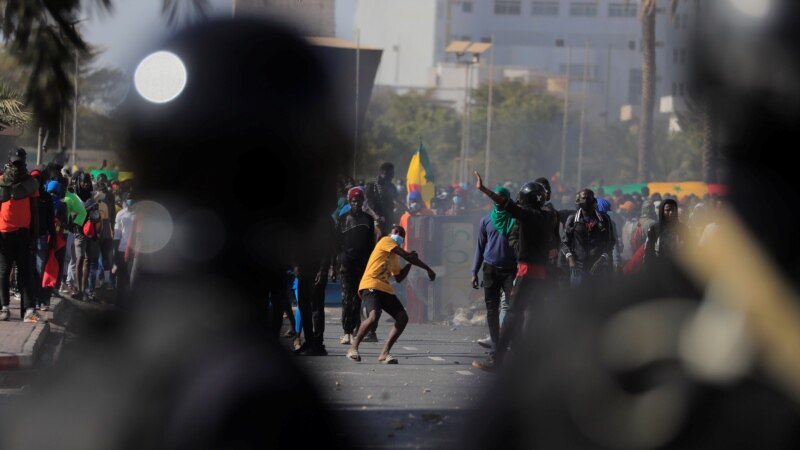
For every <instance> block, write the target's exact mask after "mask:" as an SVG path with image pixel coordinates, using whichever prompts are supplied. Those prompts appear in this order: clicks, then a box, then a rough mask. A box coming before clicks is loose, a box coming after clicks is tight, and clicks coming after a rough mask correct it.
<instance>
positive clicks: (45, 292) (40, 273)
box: [33, 235, 50, 306]
mask: <svg viewBox="0 0 800 450" xmlns="http://www.w3.org/2000/svg"><path fill="white" fill-rule="evenodd" d="M35 250H36V253H35V258H34V259H35V263H36V264H35V266H34V267H35V268H36V273H35V274H34V276H35V278H34V281H33V291H34V292H35V294H36V298H37V301H38V303H39V304H40V305H47V306H50V288H44V287H42V278H44V267H45V265H46V264H47V258H48V257H49V256H50V247H48V246H47V235H44V236H39V238H38V239H36V249H35Z"/></svg>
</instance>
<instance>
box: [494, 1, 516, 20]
mask: <svg viewBox="0 0 800 450" xmlns="http://www.w3.org/2000/svg"><path fill="white" fill-rule="evenodd" d="M521 12H522V0H495V2H494V13H495V14H497V15H502V16H518V15H519V14H520V13H521Z"/></svg>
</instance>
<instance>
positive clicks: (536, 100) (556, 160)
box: [470, 80, 563, 183]
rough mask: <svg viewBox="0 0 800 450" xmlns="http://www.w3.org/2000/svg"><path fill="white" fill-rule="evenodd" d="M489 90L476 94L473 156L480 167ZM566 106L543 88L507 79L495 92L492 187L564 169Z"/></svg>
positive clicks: (484, 86)
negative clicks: (563, 147)
mask: <svg viewBox="0 0 800 450" xmlns="http://www.w3.org/2000/svg"><path fill="white" fill-rule="evenodd" d="M488 96H489V89H488V85H486V84H483V85H481V86H480V87H479V88H478V89H477V90H475V92H474V93H473V94H472V99H473V107H472V114H471V116H472V117H471V119H472V120H471V126H470V129H471V130H472V131H471V133H470V134H471V137H470V144H471V149H470V154H473V155H476V161H475V162H476V163H477V164H474V167H478V168H483V162H484V161H485V158H486V154H485V153H486V115H487V111H488V108H487V106H488V98H489V97H488ZM562 108H563V106H562V102H561V101H560V100H558V99H557V98H556V97H554V96H553V95H551V94H549V93H548V92H547V90H546V88H545V86H544V85H543V84H541V83H535V82H534V83H525V82H523V81H520V80H504V81H501V82H499V83H495V84H494V86H493V87H492V159H491V163H492V169H491V171H492V178H494V179H493V180H487V181H488V182H490V183H499V182H503V181H507V180H516V181H520V180H529V179H534V178H537V177H540V176H549V175H551V174H553V173H555V172H556V171H557V170H558V167H559V165H560V161H561V160H560V158H561V156H560V155H561V153H560V148H561V117H562V112H563V109H562Z"/></svg>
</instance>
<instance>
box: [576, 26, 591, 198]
mask: <svg viewBox="0 0 800 450" xmlns="http://www.w3.org/2000/svg"><path fill="white" fill-rule="evenodd" d="M588 78H589V41H586V49H585V50H584V52H583V88H582V89H581V90H582V97H583V98H581V126H580V134H579V135H578V189H583V178H582V175H583V174H582V171H583V129H584V126H585V125H584V122H586V94H587V92H586V84H587V79H588Z"/></svg>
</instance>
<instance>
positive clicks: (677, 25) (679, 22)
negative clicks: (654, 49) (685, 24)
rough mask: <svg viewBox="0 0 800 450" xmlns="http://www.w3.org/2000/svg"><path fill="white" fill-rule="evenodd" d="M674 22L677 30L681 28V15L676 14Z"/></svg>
mask: <svg viewBox="0 0 800 450" xmlns="http://www.w3.org/2000/svg"><path fill="white" fill-rule="evenodd" d="M672 24H673V25H674V26H675V29H676V30H680V29H681V15H680V14H675V17H674V18H673V19H672Z"/></svg>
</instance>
